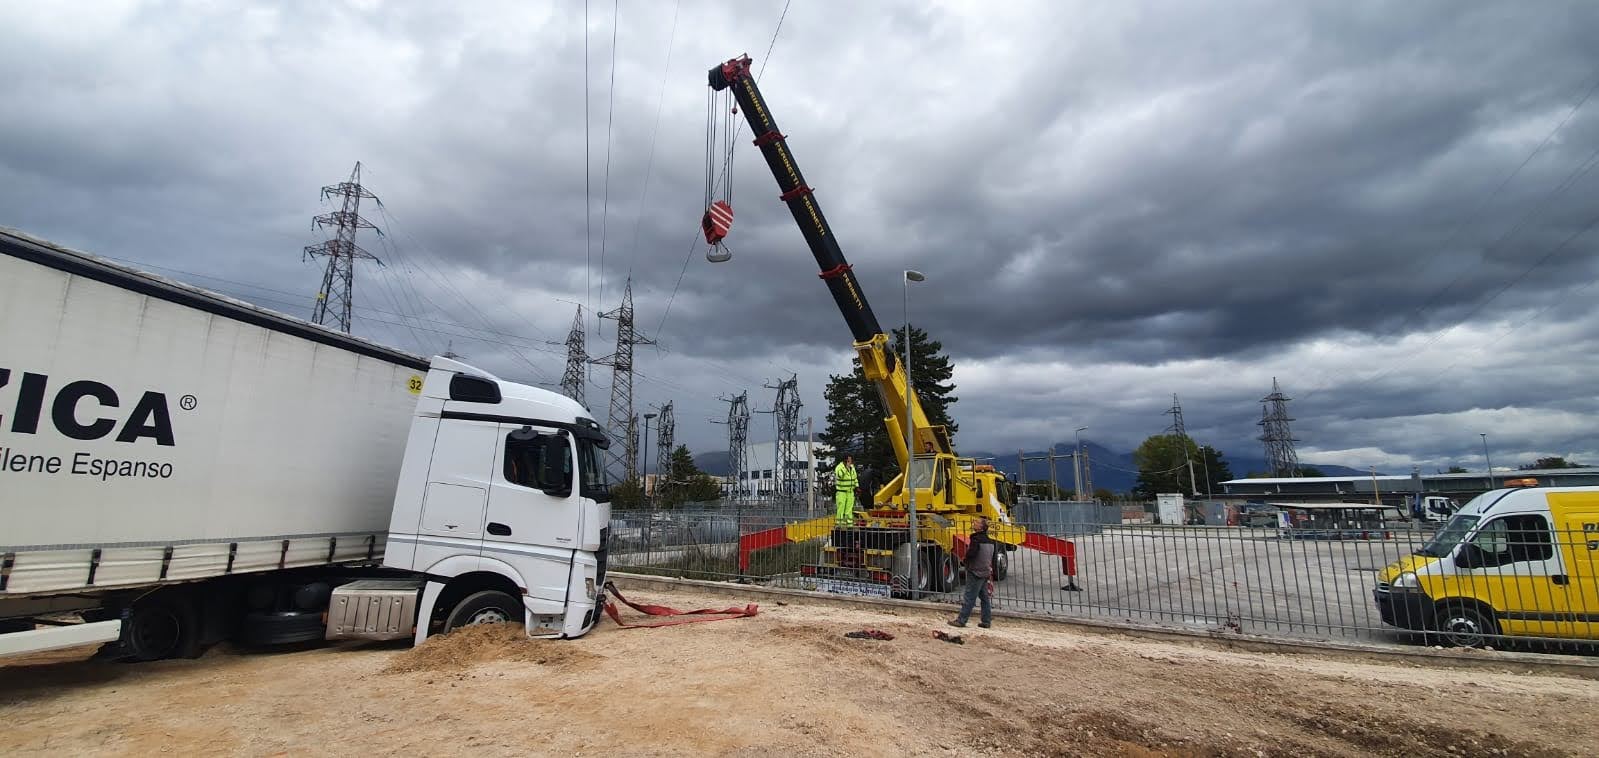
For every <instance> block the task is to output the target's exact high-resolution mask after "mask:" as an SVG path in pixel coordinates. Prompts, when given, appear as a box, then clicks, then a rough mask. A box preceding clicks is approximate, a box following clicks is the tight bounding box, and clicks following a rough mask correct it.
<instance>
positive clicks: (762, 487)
mask: <svg viewBox="0 0 1599 758" xmlns="http://www.w3.org/2000/svg"><path fill="white" fill-rule="evenodd" d="M793 444H794V446H793V448H792V450H793V452H792V454H791V456H790V458H791V460H790V461H789V465H790V467H791V468H792V469H793V470H794V472H795V473H796V475H797V476H796V477H795V480H796V481H797V482H798V483H799V485H798V486H799V488H800V489H799V491H798V492H794V493H792V494H793V496H795V497H804V496H805V482H806V481H807V480H809V481H810V482H811V485H812V487H814V488H816V491H817V492H819V493H820V492H822V491H823V488H822V487H821V486H820V485H821V481H820V479H819V478H818V476H819V474H821V473H822V467H823V466H824V465H826V463H825V460H824V459H826V458H827V457H828V455H829V453H831V452H832V451H831V450H830V449H829V448H828V447H827V446H826V445H823V444H821V443H814V444H813V443H810V442H806V441H805V440H795V441H794V443H793ZM807 453H809V455H808V456H807ZM776 456H777V443H776V442H751V443H749V446H748V447H746V448H745V460H744V470H743V471H740V472H736V474H737V479H738V485H737V486H738V487H740V488H741V489H743V491H744V494H745V496H747V497H753V498H769V497H773V496H774V495H775V494H776V492H777V486H778V484H779V482H780V481H781V478H780V476H779V474H778V472H777V457H776ZM733 478H734V477H733V475H732V474H730V475H729V476H728V483H729V484H731V483H732V479H733ZM830 492H831V491H830V490H829V493H830Z"/></svg>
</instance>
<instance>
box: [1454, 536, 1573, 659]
mask: <svg viewBox="0 0 1599 758" xmlns="http://www.w3.org/2000/svg"><path fill="white" fill-rule="evenodd" d="M1467 546H1468V547H1470V548H1473V553H1472V554H1473V559H1472V560H1471V561H1470V565H1468V566H1460V567H1458V570H1459V571H1460V573H1461V580H1462V584H1464V585H1465V587H1466V588H1468V593H1467V594H1468V595H1469V596H1470V597H1473V598H1475V599H1477V600H1480V601H1482V602H1485V603H1487V604H1488V605H1490V606H1492V607H1493V609H1494V613H1495V614H1496V615H1497V616H1498V617H1499V628H1500V631H1501V632H1503V633H1504V634H1508V635H1527V636H1536V637H1557V636H1561V635H1562V634H1569V628H1562V627H1568V626H1569V625H1567V624H1565V623H1564V618H1565V614H1566V609H1567V602H1566V591H1565V587H1564V586H1561V585H1560V584H1559V582H1560V579H1559V578H1558V577H1560V576H1561V575H1562V567H1561V564H1562V561H1561V556H1560V554H1559V553H1558V552H1557V551H1556V550H1555V540H1554V533H1553V531H1552V530H1551V529H1550V524H1549V519H1548V518H1546V517H1545V516H1544V515H1543V514H1539V513H1515V514H1509V515H1506V516H1501V517H1499V518H1495V519H1493V520H1491V521H1488V522H1485V523H1484V524H1483V525H1482V526H1480V527H1478V529H1477V533H1476V534H1475V535H1474V536H1473V537H1472V538H1471V541H1470V542H1469V543H1468V545H1467Z"/></svg>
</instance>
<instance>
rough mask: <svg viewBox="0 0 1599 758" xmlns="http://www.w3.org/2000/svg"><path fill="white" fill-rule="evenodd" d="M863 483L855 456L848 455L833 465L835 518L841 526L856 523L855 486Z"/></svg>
mask: <svg viewBox="0 0 1599 758" xmlns="http://www.w3.org/2000/svg"><path fill="white" fill-rule="evenodd" d="M860 483H861V477H860V474H859V473H856V471H855V456H853V455H846V456H844V460H842V461H840V462H839V464H838V465H837V466H834V467H833V505H834V510H833V519H834V520H835V521H836V522H837V523H838V525H839V526H850V525H853V524H854V523H855V488H856V487H857V486H859V485H860Z"/></svg>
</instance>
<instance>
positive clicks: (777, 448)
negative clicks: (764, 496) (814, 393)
mask: <svg viewBox="0 0 1599 758" xmlns="http://www.w3.org/2000/svg"><path fill="white" fill-rule="evenodd" d="M765 387H766V388H767V389H770V390H777V400H776V402H774V403H773V404H772V410H770V411H762V412H763V413H771V414H772V420H773V422H774V423H773V426H774V427H776V432H777V434H776V435H775V437H774V441H773V443H772V446H773V451H772V459H773V465H774V466H775V467H776V472H775V474H774V476H773V480H772V486H773V488H774V492H773V494H774V495H775V496H776V499H778V500H791V499H793V498H796V497H798V495H799V476H798V472H796V471H795V470H794V464H795V463H797V462H798V461H797V460H796V459H797V458H798V457H799V456H798V455H796V454H795V450H794V443H795V441H796V438H797V437H798V436H799V412H800V408H801V407H802V405H803V404H802V403H800V399H799V377H798V376H797V375H793V376H790V377H789V378H788V379H786V380H784V381H781V382H778V383H777V384H767V385H765Z"/></svg>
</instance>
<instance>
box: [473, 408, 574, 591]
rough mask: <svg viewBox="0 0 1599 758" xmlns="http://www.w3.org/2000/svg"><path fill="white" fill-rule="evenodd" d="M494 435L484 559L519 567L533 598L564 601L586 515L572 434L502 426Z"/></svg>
mask: <svg viewBox="0 0 1599 758" xmlns="http://www.w3.org/2000/svg"><path fill="white" fill-rule="evenodd" d="M496 436H497V441H496V445H497V450H496V459H497V460H498V461H499V465H497V466H496V467H495V471H494V476H493V483H492V485H491V486H490V488H489V505H488V517H487V524H486V527H485V529H486V534H485V536H484V546H483V550H484V554H485V556H489V555H492V556H494V557H496V558H498V559H500V560H503V561H505V562H507V563H510V564H512V565H514V566H516V567H517V570H518V571H519V572H520V573H521V574H522V577H523V579H524V580H525V581H526V582H527V593H528V595H529V596H530V597H534V598H538V599H542V600H550V601H556V602H565V601H566V591H567V587H568V586H570V577H571V565H572V554H573V551H574V550H575V549H577V547H578V546H579V542H578V535H579V533H580V532H579V529H580V527H581V524H580V523H579V519H580V517H581V513H582V509H581V508H580V507H579V505H580V500H579V495H578V492H577V487H576V484H577V480H576V477H575V476H574V470H575V466H574V463H575V461H576V457H575V455H574V453H573V450H572V435H571V434H570V433H568V432H567V431H565V430H562V429H554V428H539V427H536V426H523V425H517V424H501V425H500V426H499V430H498V433H497V435H496Z"/></svg>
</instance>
